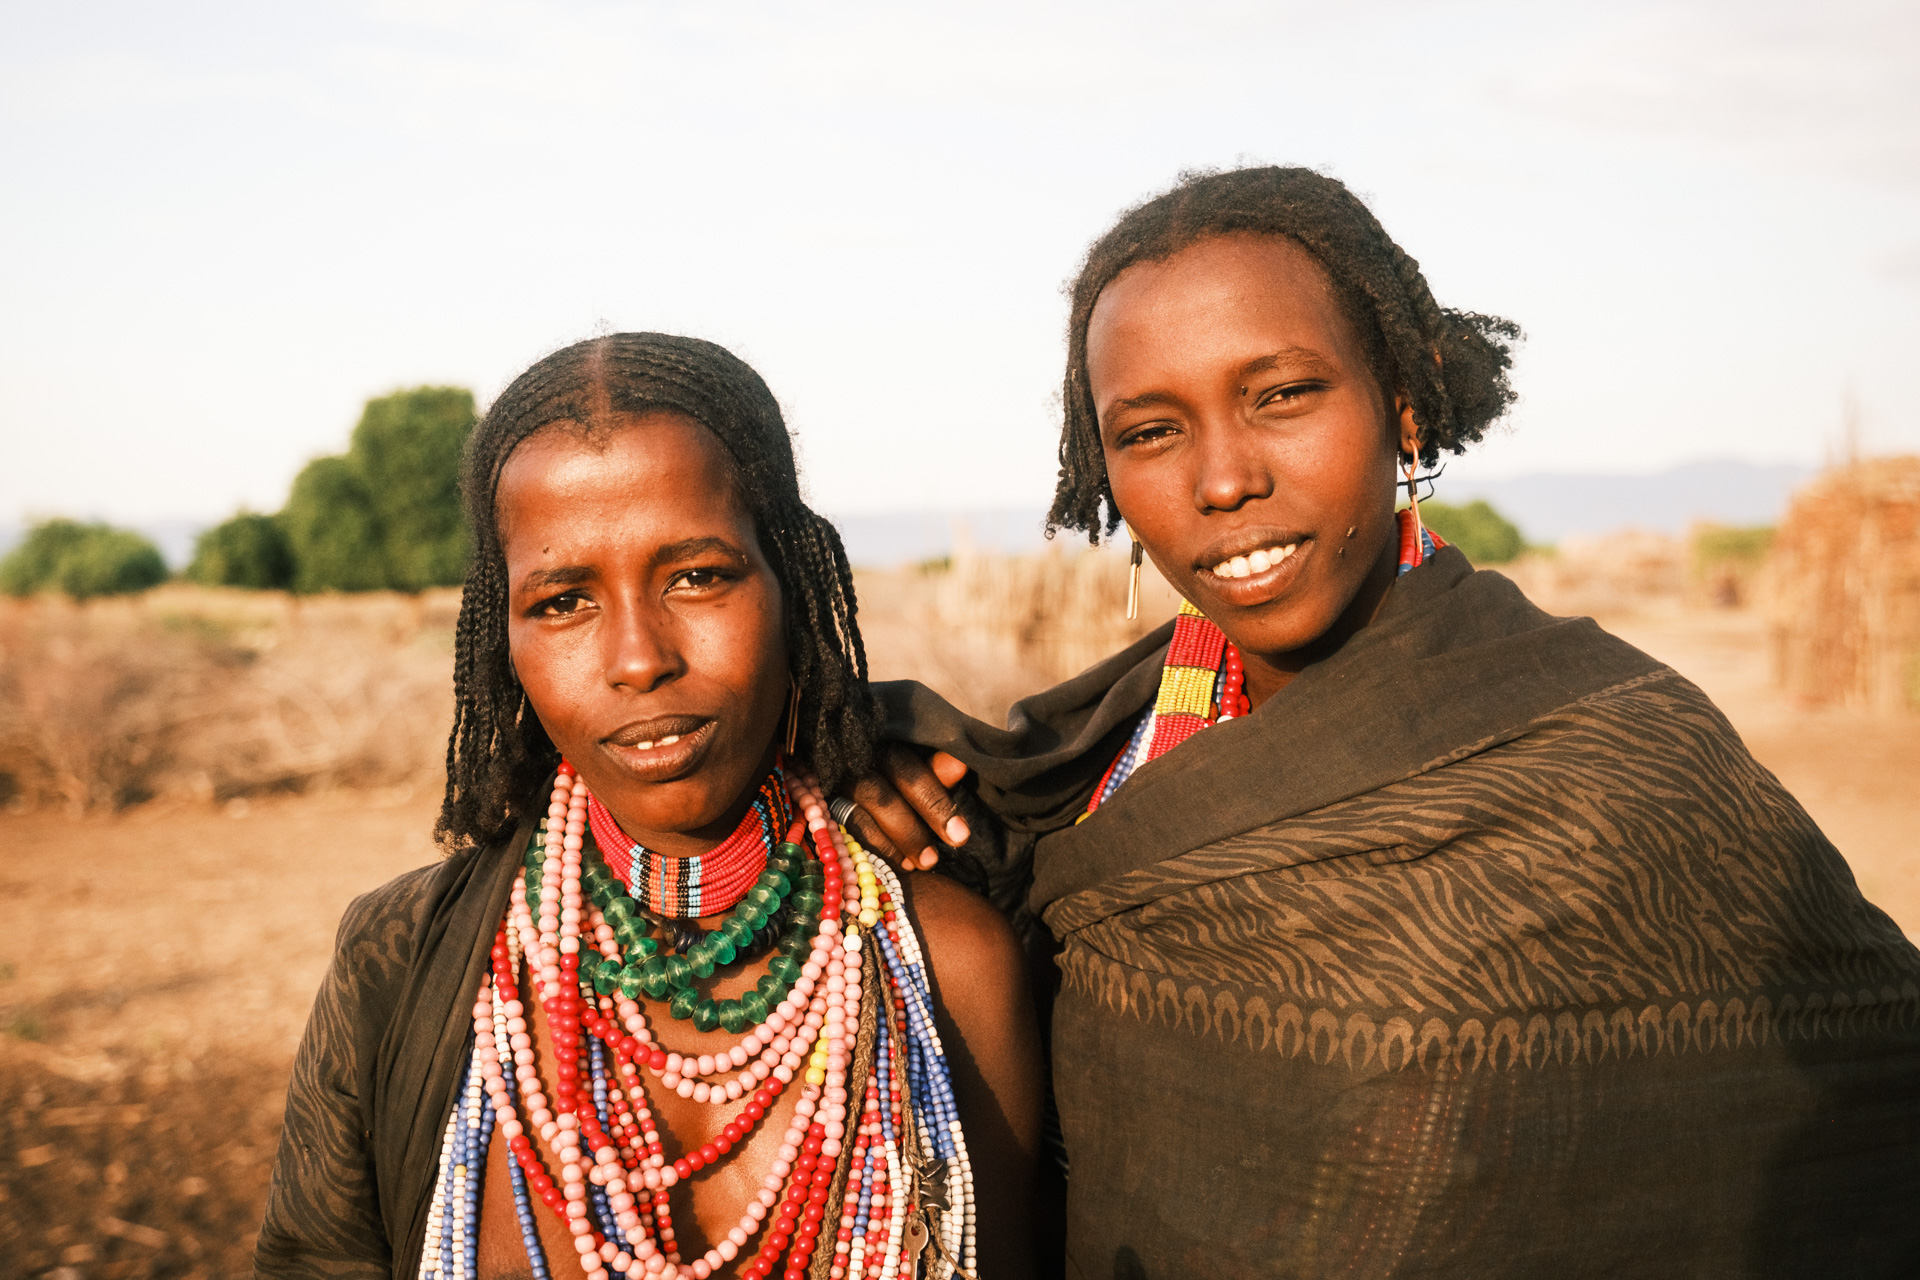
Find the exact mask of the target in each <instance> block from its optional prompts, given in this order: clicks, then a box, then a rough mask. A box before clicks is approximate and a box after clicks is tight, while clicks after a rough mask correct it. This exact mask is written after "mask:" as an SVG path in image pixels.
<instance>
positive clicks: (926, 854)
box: [920, 845, 940, 868]
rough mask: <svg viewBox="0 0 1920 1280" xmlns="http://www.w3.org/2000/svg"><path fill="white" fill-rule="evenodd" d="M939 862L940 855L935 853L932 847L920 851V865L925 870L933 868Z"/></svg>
mask: <svg viewBox="0 0 1920 1280" xmlns="http://www.w3.org/2000/svg"><path fill="white" fill-rule="evenodd" d="M938 861H940V855H939V854H937V853H935V852H934V851H933V846H932V845H928V846H927V847H926V848H924V849H922V850H921V851H920V865H921V866H922V867H923V868H924V867H931V866H932V865H933V864H934V863H936V862H938Z"/></svg>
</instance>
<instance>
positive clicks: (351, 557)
mask: <svg viewBox="0 0 1920 1280" xmlns="http://www.w3.org/2000/svg"><path fill="white" fill-rule="evenodd" d="M280 519H281V522H282V524H283V525H284V526H285V527H286V531H287V542H288V545H289V546H291V547H292V548H293V589H294V590H295V591H378V590H379V589H380V588H382V587H384V586H386V585H387V566H386V557H385V554H384V550H383V547H382V545H381V538H380V522H379V518H378V517H377V516H375V515H374V510H373V498H372V496H371V495H370V494H368V493H367V487H366V486H365V485H364V484H362V483H361V482H360V477H359V475H358V474H357V473H356V472H355V470H354V467H353V464H352V463H351V462H350V461H349V460H348V459H346V458H344V457H332V458H315V459H314V460H313V461H312V462H309V463H308V464H307V465H306V466H305V467H304V468H302V469H301V471H300V474H299V475H297V476H295V477H294V479H293V492H292V493H291V494H289V495H288V497H287V506H286V510H284V511H282V512H281V513H280Z"/></svg>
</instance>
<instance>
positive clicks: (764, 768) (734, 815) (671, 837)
mask: <svg viewBox="0 0 1920 1280" xmlns="http://www.w3.org/2000/svg"><path fill="white" fill-rule="evenodd" d="M778 759H779V749H778V747H777V745H776V744H774V743H768V744H767V749H766V752H765V754H764V755H763V756H762V757H761V760H760V764H759V767H758V768H756V769H755V770H754V772H753V776H752V777H751V778H749V779H748V780H747V784H746V786H745V787H743V788H742V789H741V790H740V792H739V794H737V795H736V796H734V798H733V800H732V801H731V802H730V803H729V804H728V805H727V807H726V808H725V809H724V810H723V811H722V812H721V813H720V815H719V816H718V817H717V818H714V819H713V820H712V821H710V822H704V823H701V824H700V825H699V826H696V827H688V828H683V829H680V830H666V831H662V830H656V829H654V828H650V827H647V826H646V825H644V824H642V823H639V822H632V821H629V819H628V816H627V815H625V814H623V813H622V812H621V810H620V809H619V808H617V807H615V805H614V804H613V803H610V802H609V801H608V800H607V799H605V798H604V797H601V798H600V802H601V803H602V804H604V805H606V808H607V812H608V813H609V814H611V815H612V817H613V820H614V821H615V822H616V823H618V824H619V827H620V830H621V831H622V832H623V833H625V834H626V836H627V837H628V838H629V839H631V840H633V841H634V842H635V843H636V844H640V845H642V846H644V847H645V848H646V849H647V851H648V852H650V853H653V854H655V855H657V856H659V857H662V858H697V857H701V856H703V855H705V854H708V853H711V852H712V851H713V849H714V847H715V846H716V845H718V844H720V843H721V842H722V841H724V840H725V839H726V838H727V837H728V836H730V835H732V834H733V833H734V830H735V829H736V828H737V827H739V825H740V821H741V819H743V818H745V817H746V816H747V810H748V809H750V808H752V807H753V802H754V798H755V797H756V796H758V795H759V794H760V784H761V783H763V782H765V781H766V778H767V775H768V774H770V773H772V772H773V767H774V763H775V761H776V760H778ZM596 795H597V793H596Z"/></svg>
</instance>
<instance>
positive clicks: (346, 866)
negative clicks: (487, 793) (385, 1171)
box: [0, 794, 434, 1280]
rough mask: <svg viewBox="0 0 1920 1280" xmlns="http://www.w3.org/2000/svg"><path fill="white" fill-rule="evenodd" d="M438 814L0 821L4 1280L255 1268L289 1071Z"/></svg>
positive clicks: (317, 805)
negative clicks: (361, 934) (362, 933)
mask: <svg viewBox="0 0 1920 1280" xmlns="http://www.w3.org/2000/svg"><path fill="white" fill-rule="evenodd" d="M433 814H434V804H433V802H432V800H431V799H430V798H427V797H407V796H400V795H385V796H382V795H372V796H367V795H350V794H334V795H322V796H315V797H310V798H300V799H286V800H279V801H273V802H268V803H255V804H252V805H234V806H232V807H230V808H228V809H225V810H218V809H187V810H175V811H171V812H167V811H159V810H152V809H150V810H146V811H139V810H136V811H134V812H133V813H131V814H129V815H128V816H126V817H123V818H119V819H109V820H89V821H83V822H73V821H69V820H68V819H66V818H64V817H61V816H58V815H54V814H47V813H39V814H32V815H24V816H9V817H6V818H4V819H0V840H4V842H5V843H4V847H5V848H6V849H7V850H8V854H9V856H8V858H7V860H6V863H5V869H4V871H0V903H3V904H4V906H3V907H0V1019H4V1023H5V1028H6V1032H7V1034H5V1035H4V1036H0V1242H4V1243H0V1274H3V1275H8V1276H14V1275H19V1276H31V1275H40V1274H43V1273H48V1272H49V1271H51V1270H53V1269H61V1268H64V1269H65V1270H64V1274H61V1275H60V1277H59V1280H86V1278H87V1277H100V1278H101V1280H121V1278H123V1277H133V1276H208V1277H211V1276H241V1275H247V1274H249V1273H250V1271H251V1258H252V1249H253V1236H254V1232H255V1231H256V1229H257V1228H258V1226H259V1218H260V1212H261V1205H262V1203H263V1200H264V1197H265V1194H266V1180H267V1170H268V1167H269V1164H270V1162H271V1160H272V1155H273V1148H274V1144H275V1143H276V1142H277V1141H278V1140H279V1132H280V1114H281V1108H282V1097H283V1094H284V1092H285V1089H286V1074H287V1068H288V1064H289V1063H290V1061H291V1060H292V1057H293V1051H294V1049H295V1047H296V1046H297V1045H298V1043H299V1038H300V1031H301V1027H302V1026H303V1025H304V1023H305V1021H306V1013H307V1006H308V1004H309V1003H310V1002H311V1001H312V998H313V992H314V990H315V988H316V987H317V986H318V985H319V982H320V977H321V975H322V973H323V972H324V971H325V968H326V964H327V960H328V957H329V956H330V954H331V952H332V944H333V931H334V926H335V925H336V924H337V923H338V921H339V918H340V913H341V911H342V910H344V909H345V907H346V904H347V902H348V901H349V900H350V899H351V898H352V897H353V896H354V895H356V894H358V893H362V892H364V891H365V890H367V889H369V888H371V887H373V886H374V885H377V884H379V883H381V882H382V881H385V880H387V879H390V878H391V877H393V876H395V875H397V874H399V873H400V872H402V871H404V870H407V869H408V868H410V867H414V866H418V865H420V864H421V863H423V862H426V861H427V860H429V859H430V858H432V857H433V856H434V853H433V849H432V846H431V843H430V841H429V838H428V834H429V832H430V831H431V829H432V826H433Z"/></svg>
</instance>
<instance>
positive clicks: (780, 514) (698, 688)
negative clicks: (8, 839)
mask: <svg viewBox="0 0 1920 1280" xmlns="http://www.w3.org/2000/svg"><path fill="white" fill-rule="evenodd" d="M464 489H465V496H466V502H467V510H468V513H469V516H470V519H471V521H472V533H473V545H474V549H475V550H474V562H473V568H472V571H471V573H470V575H469V577H468V580H467V583H466V588H465V592H464V595H463V597H462V602H461V610H460V623H459V630H458V633H457V640H456V647H457V663H456V667H455V676H454V692H455V703H456V710H455V720H454V729H453V735H452V740H451V742H450V744H449V747H448V752H447V794H446V802H445V805H444V807H443V809H442V811H441V818H440V824H439V832H438V833H439V835H440V837H441V840H442V842H443V844H444V845H445V846H446V847H447V849H448V854H447V857H446V858H445V859H444V860H443V861H441V862H439V863H438V864H436V865H433V866H429V867H425V868H422V869H421V870H419V871H416V872H412V873H410V874H408V875H404V876H402V877H400V878H399V879H397V880H395V881H393V882H392V883H390V884H388V885H386V886H385V887H383V888H381V889H377V890H375V891H373V892H372V893H369V894H367V895H366V896H364V897H362V898H360V899H359V900H357V901H356V902H355V903H354V904H353V905H352V906H351V907H350V908H349V909H348V912H347V916H346V919H345V920H344V921H343V922H342V924H341V927H340V935H339V943H338V948H337V951H336V954H335V959H334V963H333V966H332V969H331V971H330V972H329V974H328V976H327V978H326V981H325V983H324V985H323V986H322V988H321V991H320V994H319V997H318V999H317V1001H316V1003H315V1006H314V1011H313V1015H312V1019H311V1021H310V1023H309V1025H308V1028H307V1033H306V1036H305V1038H304V1039H303V1041H302V1044H301V1047H300V1052H299V1056H298V1059H297V1061H296V1064H295V1068H294V1077H293V1083H292V1086H291V1088H290V1090H289V1093H288V1098H287V1110H286V1127H285V1131H284V1134H283V1137H282V1140H281V1146H280V1153H279V1158H278V1160H277V1162H276V1165H275V1168H274V1175H273V1182H272V1188H271V1191H270V1193H269V1199H268V1206H267V1217H266V1223H265V1226H264V1227H263V1229H262V1231H261V1233H260V1238H259V1246H258V1252H257V1256H256V1269H257V1273H258V1274H260V1275H263V1276H289V1277H291V1276H303V1277H304V1276H315V1277H318V1276H329V1277H345V1276H355V1277H361V1276H364V1277H375V1276H379V1277H393V1278H394V1280H415V1278H416V1277H418V1278H420V1280H475V1278H479V1280H495V1278H498V1280H506V1278H509V1277H536V1278H537V1280H549V1278H551V1280H564V1278H565V1277H569V1276H575V1277H577V1276H581V1275H584V1276H585V1277H587V1280H608V1278H609V1277H627V1278H628V1280H643V1278H645V1280H668V1278H670V1277H674V1276H691V1277H695V1278H696V1280H706V1277H709V1276H721V1277H735V1276H740V1277H768V1276H773V1275H776V1274H777V1275H780V1276H783V1277H785V1278H786V1280H800V1278H801V1277H815V1278H817V1280H826V1278H827V1277H830V1276H831V1277H835V1278H836V1280H837V1278H839V1277H850V1278H855V1277H878V1278H881V1280H893V1278H894V1277H913V1276H921V1275H926V1276H933V1277H946V1276H951V1275H955V1274H967V1275H981V1276H986V1277H1000V1276H1014V1277H1017V1276H1022V1275H1027V1274H1030V1273H1031V1272H1032V1269H1033V1263H1032V1260H1033V1254H1034V1249H1033V1240H1032V1235H1033V1229H1034V1228H1033V1223H1034V1221H1035V1216H1034V1214H1033V1213H1032V1211H1031V1206H1030V1199H1031V1196H1030V1183H1031V1169H1032V1164H1033V1157H1034V1154H1035V1152H1036V1150H1037V1147H1038V1142H1039V1138H1038V1129H1039V1116H1040V1097H1041V1085H1040V1075H1039V1062H1038V1055H1037V1047H1036V1037H1035V1035H1034V1027H1035V1024H1034V1019H1033V1015H1032V1011H1031V1006H1030V1004H1029V1002H1028V998H1027V995H1026V988H1025V985H1024V981H1023V977H1022V972H1023V970H1022V962H1021V957H1020V951H1019V945H1018V943H1017V942H1016V941H1015V939H1014V936H1013V934H1012V933H1011V931H1010V930H1009V929H1008V927H1007V925H1006V923H1005V921H1004V920H1003V919H1002V918H1001V917H1000V915H999V914H998V913H996V912H995V911H994V910H993V908H992V907H991V906H990V905H988V904H987V903H986V902H985V901H984V900H982V899H980V898H978V897H975V896H974V895H973V894H971V893H969V892H968V891H966V890H965V889H962V888H960V887H959V886H958V885H957V884H955V883H953V882H952V881H949V880H943V879H937V878H933V877H922V878H918V879H917V881H916V883H914V884H913V885H912V887H911V888H910V889H909V888H908V887H906V886H903V885H902V884H901V882H900V880H899V878H898V877H897V876H896V874H895V873H894V872H893V871H892V870H891V869H890V868H889V867H887V866H886V865H885V864H884V863H881V862H879V861H877V860H875V859H873V858H870V857H869V856H868V855H867V853H866V851H865V850H864V849H863V848H861V846H860V845H859V843H858V842H857V841H856V840H854V839H852V838H851V837H849V836H848V835H846V833H845V832H844V831H843V830H842V829H841V828H840V827H839V825H838V823H837V822H836V821H835V819H834V817H833V816H832V814H831V812H830V810H829V802H828V798H827V797H828V792H829V790H830V789H831V788H833V787H835V786H836V785H838V784H840V783H841V782H842V781H843V780H844V779H847V778H849V777H850V776H853V775H856V774H858V773H860V772H862V771H864V770H866V769H867V768H869V766H870V761H871V759H872V753H873V742H874V737H875V733H876V731H877V729H878V726H879V717H878V713H877V709H876V706H875V704H874V701H873V698H872V695H871V693H870V692H869V690H868V687H867V683H866V658H865V654H864V652H863V650H862V648H861V643H860V632H859V628H858V626H857V624H856V622H855V618H854V593H853V582H852V575H851V574H850V572H849V570H848V567H847V560H846V555H845V553H844V552H843V550H842V549H841V545H840V540H839V538H838V536H837V535H836V534H835V533H834V531H833V528H832V526H831V525H829V524H828V523H827V522H826V521H825V520H823V519H821V518H820V517H819V516H818V515H816V514H814V512H812V511H811V510H809V509H808V508H807V506H806V504H805V503H804V502H803V501H802V500H801V497H800V491H799V484H798V478H797V476H796V473H795V469H794V460H793V453H792V447H791V444H790V442H789V439H788V435H787V430H786V427H785V425H784V423H783V422H782V420H781V416H780V410H779V407H778V405H777V404H776V403H775V402H774V399H773V396H772V395H771V393H770V392H769V391H768V390H767V388H766V386H765V384H764V383H763V382H762V381H761V380H760V378H759V376H758V375H756V374H755V373H754V372H753V370H752V369H750V368H748V367H747V366H746V365H745V364H744V363H742V362H741V361H740V360H738V359H736V358H735V357H733V356H732V355H730V354H729V353H727V352H726V351H724V350H722V349H721V348H719V347H716V346H714V345H712V344H711V343H706V342H699V341H696V340H693V339H689V338H676V337H669V336H665V335H660V334H633V333H627V334H615V335H612V336H610V337H604V338H597V339H594V340H592V341H589V342H583V343H579V344H577V345H575V346H571V347H568V348H566V349H565V350H562V351H559V352H557V353H555V354H553V355H551V356H548V357H547V358H546V359H544V360H542V361H540V362H539V363H538V364H536V365H534V366H533V367H532V368H531V369H529V370H527V371H526V372H525V373H524V374H522V375H521V376H520V377H519V378H518V379H517V380H516V381H515V382H514V383H513V384H512V385H511V386H510V387H509V388H508V389H507V390H506V392H505V393H504V394H502V395H501V397H500V398H499V400H498V401H496V402H495V403H494V405H493V406H492V407H491V408H490V409H489V410H488V412H487V415H486V417H485V419H484V420H483V421H482V422H481V424H480V425H479V426H478V427H477V428H476V430H475V432H474V436H473V439H472V442H471V444H470V445H469V448H468V454H467V459H466V464H465V476H464Z"/></svg>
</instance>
